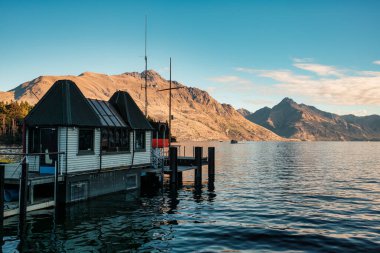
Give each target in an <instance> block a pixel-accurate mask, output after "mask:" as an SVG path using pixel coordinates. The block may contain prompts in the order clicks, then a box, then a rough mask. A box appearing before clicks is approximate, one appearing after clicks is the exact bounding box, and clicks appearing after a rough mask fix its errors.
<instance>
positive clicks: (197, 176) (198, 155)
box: [194, 147, 203, 186]
mask: <svg viewBox="0 0 380 253" xmlns="http://www.w3.org/2000/svg"><path fill="white" fill-rule="evenodd" d="M202 154H203V148H202V147H195V164H196V166H197V167H196V169H195V171H194V181H195V185H196V186H200V185H201V184H202Z"/></svg>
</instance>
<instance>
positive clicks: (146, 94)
mask: <svg viewBox="0 0 380 253" xmlns="http://www.w3.org/2000/svg"><path fill="white" fill-rule="evenodd" d="M146 44H147V16H145V117H148V79H147V78H148V57H147V56H146Z"/></svg>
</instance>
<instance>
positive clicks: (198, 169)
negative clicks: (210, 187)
mask: <svg viewBox="0 0 380 253" xmlns="http://www.w3.org/2000/svg"><path fill="white" fill-rule="evenodd" d="M194 153H195V156H194V157H188V156H182V157H178V150H177V147H170V149H169V157H167V158H165V160H166V161H167V162H165V164H168V165H165V166H164V173H165V174H168V175H170V183H171V184H181V183H182V172H184V171H190V170H194V183H195V185H196V186H199V185H201V184H202V167H203V166H204V165H208V176H209V177H208V180H209V181H214V180H215V148H214V147H209V148H208V157H203V156H202V154H203V148H202V147H195V152H194Z"/></svg>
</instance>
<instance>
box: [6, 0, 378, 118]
mask: <svg viewBox="0 0 380 253" xmlns="http://www.w3.org/2000/svg"><path fill="white" fill-rule="evenodd" d="M145 15H147V16H148V57H149V68H150V69H155V70H156V71H158V72H159V73H160V74H162V75H163V76H164V77H168V70H167V67H168V62H169V57H172V58H173V79H175V80H178V81H179V82H181V83H184V84H186V85H189V86H195V87H199V88H201V89H205V90H207V91H209V92H210V94H211V95H212V96H214V97H215V98H216V99H218V100H219V101H220V102H224V103H230V104H232V105H233V106H234V107H235V108H239V107H245V108H247V109H249V110H252V111H253V110H256V109H258V108H260V107H262V106H265V105H268V106H273V105H274V104H276V103H278V102H279V101H280V100H281V99H282V98H283V97H285V96H288V97H292V98H293V99H294V100H296V101H297V102H303V103H306V104H313V105H315V106H317V107H319V108H321V109H323V110H328V111H331V112H335V113H340V114H346V113H356V114H372V113H376V114H380V32H379V31H380V1H376V0H372V1H371V0H356V1H350V0H344V1H343V0H339V1H338V0H337V1H334V0H325V1H323V0H318V1H317V0H315V1H311V0H310V1H304V0H302V1H301V0H300V1H296V0H294V1H290V0H289V1H283V0H278V1H271V0H261V1H259V0H253V1H248V0H247V1H221V0H218V1H217V0H209V1H195V0H193V1H153V0H152V1H133V2H132V1H130V2H129V1H90V0H88V1H85V0H76V1H75V0H73V1H64V0H61V1H6V0H0V43H1V46H0V90H2V91H5V90H9V89H11V88H14V87H15V86H17V85H19V84H21V83H22V82H24V81H27V80H31V79H33V78H35V77H37V76H40V75H65V74H71V75H78V74H80V73H82V72H84V71H93V72H100V73H106V74H120V73H123V72H130V71H143V69H144V59H143V55H144V19H145Z"/></svg>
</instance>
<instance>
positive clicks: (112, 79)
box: [0, 71, 283, 140]
mask: <svg viewBox="0 0 380 253" xmlns="http://www.w3.org/2000/svg"><path fill="white" fill-rule="evenodd" d="M59 79H70V80H72V81H74V82H75V83H76V84H77V85H78V87H79V88H80V89H81V91H82V92H83V93H84V95H85V96H86V97H88V98H97V99H103V100H108V99H109V97H110V96H111V95H112V94H113V93H114V92H115V91H116V90H126V91H128V92H129V93H130V94H131V96H132V97H133V99H134V100H135V101H136V103H137V104H138V106H139V107H140V108H141V109H144V108H143V106H144V99H145V98H144V92H143V91H142V90H141V85H142V84H143V83H144V73H141V74H140V73H137V72H132V73H124V74H121V75H104V74H97V73H91V72H85V73H83V74H81V75H79V76H40V77H38V78H36V79H34V80H32V81H30V82H25V83H23V84H21V85H19V86H18V87H16V88H15V89H13V90H11V91H9V92H3V93H0V100H8V101H9V100H11V99H13V100H20V101H28V102H29V103H32V104H35V103H36V102H37V100H38V99H37V98H36V96H37V97H38V98H41V97H42V96H43V95H44V94H45V92H46V91H47V90H48V89H49V88H50V87H51V85H52V84H53V83H54V82H55V81H56V80H59ZM148 86H149V89H148V99H149V107H148V115H149V116H150V117H152V118H154V119H156V120H161V121H166V120H167V118H168V91H163V92H158V90H159V89H164V88H168V87H169V82H168V81H167V80H165V79H163V78H162V77H161V76H160V75H159V74H157V73H156V72H154V71H148ZM173 86H174V87H180V86H181V87H183V88H181V89H177V90H173V97H172V105H173V112H172V114H173V116H174V119H175V120H173V121H172V125H173V134H174V135H175V136H177V138H178V139H180V140H227V139H238V140H283V138H281V137H279V136H278V135H276V134H274V133H273V132H271V131H269V130H267V129H265V128H263V127H261V126H258V125H256V124H254V123H252V122H250V121H248V120H246V119H245V118H244V117H242V116H241V115H240V114H239V113H238V112H237V111H236V110H235V109H234V108H233V107H232V106H231V105H227V104H220V103H219V102H217V101H216V100H215V99H214V98H212V97H211V96H210V95H209V94H208V93H207V92H205V91H202V90H200V89H197V88H192V87H187V86H184V85H182V84H180V83H178V82H175V81H174V82H173ZM143 111H144V110H143Z"/></svg>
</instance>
